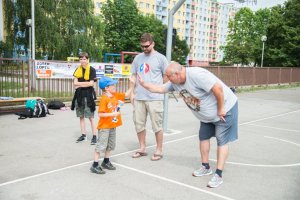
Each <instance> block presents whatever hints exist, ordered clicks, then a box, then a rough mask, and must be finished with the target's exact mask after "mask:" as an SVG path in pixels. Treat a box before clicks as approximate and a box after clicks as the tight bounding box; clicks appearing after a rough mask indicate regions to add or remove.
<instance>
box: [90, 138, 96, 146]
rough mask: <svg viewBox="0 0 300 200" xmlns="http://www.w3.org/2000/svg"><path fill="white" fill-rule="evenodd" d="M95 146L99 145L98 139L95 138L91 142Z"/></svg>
mask: <svg viewBox="0 0 300 200" xmlns="http://www.w3.org/2000/svg"><path fill="white" fill-rule="evenodd" d="M95 144H97V138H96V137H93V138H92V140H91V145H95Z"/></svg>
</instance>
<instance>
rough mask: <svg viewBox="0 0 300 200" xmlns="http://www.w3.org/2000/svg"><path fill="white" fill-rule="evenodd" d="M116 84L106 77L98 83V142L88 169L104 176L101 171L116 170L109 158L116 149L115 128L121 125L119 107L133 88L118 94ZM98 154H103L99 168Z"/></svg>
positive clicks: (115, 81) (103, 172)
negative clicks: (99, 92) (100, 90)
mask: <svg viewBox="0 0 300 200" xmlns="http://www.w3.org/2000/svg"><path fill="white" fill-rule="evenodd" d="M130 81H132V79H130ZM117 82H118V81H117V80H113V79H112V78H110V77H107V76H104V77H102V78H101V79H100V81H99V87H100V89H102V96H101V100H100V103H99V108H98V115H99V121H98V127H97V128H98V140H97V145H96V148H95V153H94V162H93V165H92V166H91V168H90V171H91V172H92V173H96V174H105V171H104V170H103V169H108V170H115V169H116V167H115V166H113V165H112V164H111V162H110V160H109V156H110V153H111V151H112V150H114V149H115V147H116V127H118V126H121V125H122V119H121V113H120V106H121V104H122V103H123V102H124V99H125V97H127V98H128V97H130V95H131V93H132V90H133V88H129V89H128V90H127V91H126V93H118V92H116V86H115V85H116V84H117ZM100 152H102V153H104V160H103V162H102V164H101V166H100V165H99V163H98V161H99V158H100ZM102 168H103V169H102Z"/></svg>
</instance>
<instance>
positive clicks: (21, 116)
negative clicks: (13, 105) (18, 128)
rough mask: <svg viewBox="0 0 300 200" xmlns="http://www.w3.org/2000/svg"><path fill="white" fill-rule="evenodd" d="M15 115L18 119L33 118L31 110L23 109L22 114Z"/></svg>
mask: <svg viewBox="0 0 300 200" xmlns="http://www.w3.org/2000/svg"><path fill="white" fill-rule="evenodd" d="M16 115H19V118H18V119H26V118H27V117H29V118H32V117H33V109H31V108H25V110H24V111H23V112H17V113H16Z"/></svg>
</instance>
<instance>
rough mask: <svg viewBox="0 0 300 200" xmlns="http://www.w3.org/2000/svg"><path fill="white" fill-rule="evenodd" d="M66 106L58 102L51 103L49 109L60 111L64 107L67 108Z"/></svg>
mask: <svg viewBox="0 0 300 200" xmlns="http://www.w3.org/2000/svg"><path fill="white" fill-rule="evenodd" d="M65 106H66V105H65V104H64V103H63V102H61V101H58V100H54V101H50V102H49V103H48V109H60V108H62V107H65Z"/></svg>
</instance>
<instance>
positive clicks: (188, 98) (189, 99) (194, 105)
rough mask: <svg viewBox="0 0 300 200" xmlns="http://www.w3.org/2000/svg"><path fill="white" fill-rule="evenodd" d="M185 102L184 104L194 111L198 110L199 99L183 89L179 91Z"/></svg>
mask: <svg viewBox="0 0 300 200" xmlns="http://www.w3.org/2000/svg"><path fill="white" fill-rule="evenodd" d="M179 94H180V95H181V96H182V97H183V100H184V102H185V104H186V105H187V106H188V107H189V108H190V109H191V110H194V111H196V112H199V111H200V99H198V98H196V97H194V96H193V95H192V94H191V93H190V92H189V91H187V90H186V89H183V90H181V91H180V93H179Z"/></svg>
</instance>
